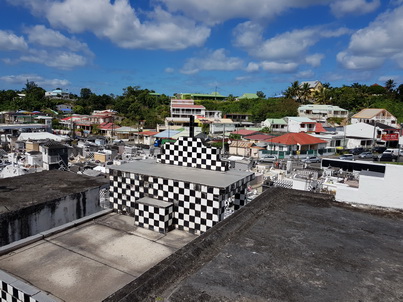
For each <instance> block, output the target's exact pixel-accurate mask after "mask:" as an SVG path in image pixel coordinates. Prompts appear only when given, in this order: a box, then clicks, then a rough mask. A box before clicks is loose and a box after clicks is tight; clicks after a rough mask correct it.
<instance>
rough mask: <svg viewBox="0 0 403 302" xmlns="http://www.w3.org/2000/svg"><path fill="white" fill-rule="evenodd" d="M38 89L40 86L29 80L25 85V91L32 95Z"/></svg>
mask: <svg viewBox="0 0 403 302" xmlns="http://www.w3.org/2000/svg"><path fill="white" fill-rule="evenodd" d="M37 87H38V85H37V84H36V83H35V82H34V81H28V79H27V83H26V84H25V88H23V91H24V92H25V93H30V92H31V91H33V90H34V89H35V88H37Z"/></svg>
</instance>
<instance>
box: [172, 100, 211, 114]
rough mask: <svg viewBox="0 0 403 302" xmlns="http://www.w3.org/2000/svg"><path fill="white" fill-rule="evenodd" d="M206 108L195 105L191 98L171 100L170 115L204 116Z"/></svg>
mask: <svg viewBox="0 0 403 302" xmlns="http://www.w3.org/2000/svg"><path fill="white" fill-rule="evenodd" d="M205 114H206V108H205V107H204V106H202V105H195V104H194V101H193V100H175V99H174V100H171V117H173V118H189V117H190V116H192V115H193V116H197V115H201V116H205Z"/></svg>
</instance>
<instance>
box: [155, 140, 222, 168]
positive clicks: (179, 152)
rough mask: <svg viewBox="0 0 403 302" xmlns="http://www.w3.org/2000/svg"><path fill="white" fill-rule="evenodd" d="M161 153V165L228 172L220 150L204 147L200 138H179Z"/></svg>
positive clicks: (167, 145)
mask: <svg viewBox="0 0 403 302" xmlns="http://www.w3.org/2000/svg"><path fill="white" fill-rule="evenodd" d="M161 152H162V153H161V154H159V155H158V161H160V162H161V163H163V164H169V165H176V166H185V167H192V168H199V169H207V170H213V171H227V170H228V163H227V162H223V161H221V158H220V149H218V148H214V147H207V146H205V145H204V143H203V141H202V140H201V139H200V138H195V137H180V138H179V139H178V140H177V141H176V142H175V143H166V144H165V145H164V146H163V148H162V149H161Z"/></svg>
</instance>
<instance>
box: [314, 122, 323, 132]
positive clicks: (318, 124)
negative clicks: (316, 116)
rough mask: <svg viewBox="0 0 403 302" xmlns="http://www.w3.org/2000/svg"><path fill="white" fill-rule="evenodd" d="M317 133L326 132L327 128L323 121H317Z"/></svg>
mask: <svg viewBox="0 0 403 302" xmlns="http://www.w3.org/2000/svg"><path fill="white" fill-rule="evenodd" d="M314 132H315V133H321V132H326V130H325V128H323V125H322V123H316V125H315V131H314Z"/></svg>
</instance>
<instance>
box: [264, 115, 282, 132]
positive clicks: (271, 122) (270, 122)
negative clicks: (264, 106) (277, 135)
mask: <svg viewBox="0 0 403 302" xmlns="http://www.w3.org/2000/svg"><path fill="white" fill-rule="evenodd" d="M261 126H262V128H265V127H267V128H270V130H271V131H273V132H287V131H288V125H287V122H286V121H285V120H284V119H282V118H268V119H266V120H265V121H263V122H262V125H261Z"/></svg>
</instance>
